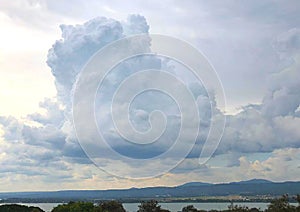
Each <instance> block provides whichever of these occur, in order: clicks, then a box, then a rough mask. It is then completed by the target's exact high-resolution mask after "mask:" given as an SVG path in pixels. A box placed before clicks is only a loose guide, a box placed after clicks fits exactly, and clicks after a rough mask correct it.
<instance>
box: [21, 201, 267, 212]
mask: <svg viewBox="0 0 300 212" xmlns="http://www.w3.org/2000/svg"><path fill="white" fill-rule="evenodd" d="M18 204H20V205H28V206H36V207H39V208H41V209H43V210H44V211H47V212H48V211H51V210H52V209H53V208H54V207H55V206H57V205H58V204H62V203H18ZM235 204H237V205H245V206H248V207H249V208H254V207H256V208H260V209H262V210H264V209H266V208H267V207H268V204H269V203H263V202H247V203H246V202H245V203H235ZM138 205H140V203H123V207H124V208H125V210H126V211H127V212H136V211H137V210H138ZM160 205H161V207H162V208H164V209H168V210H170V211H172V212H177V211H181V209H182V208H183V207H185V206H187V205H194V206H195V207H196V208H198V209H202V210H212V209H215V210H224V209H227V208H228V205H230V203H229V202H216V203H214V202H209V203H203V202H201V203H195V202H191V203H189V202H182V203H181V202H180V203H179V202H178V203H160Z"/></svg>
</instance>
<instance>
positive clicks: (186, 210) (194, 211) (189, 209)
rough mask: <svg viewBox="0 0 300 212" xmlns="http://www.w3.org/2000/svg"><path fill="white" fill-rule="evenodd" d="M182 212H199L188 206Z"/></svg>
mask: <svg viewBox="0 0 300 212" xmlns="http://www.w3.org/2000/svg"><path fill="white" fill-rule="evenodd" d="M182 212H198V210H197V209H196V208H195V207H194V206H193V205H188V206H186V207H184V208H182Z"/></svg>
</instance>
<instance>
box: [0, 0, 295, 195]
mask: <svg viewBox="0 0 300 212" xmlns="http://www.w3.org/2000/svg"><path fill="white" fill-rule="evenodd" d="M299 10H300V3H299V2H298V1H297V0H295V1H293V0H288V1H272V0H266V1H259V0H255V1H239V2H236V1H231V0H226V1H196V0H195V1H193V0H190V1H179V0H178V1H177V0H173V1H171V0H170V1H169V0H167V1H134V0H132V1H127V2H126V3H124V2H120V1H104V0H103V1H98V0H90V1H84V0H75V1H72V3H71V2H70V1H66V0H63V1H50V0H49V1H48V0H16V1H5V0H0V26H1V28H0V34H1V39H0V74H1V77H0V88H1V89H0V101H1V106H0V135H1V138H0V191H25V190H61V189H106V188H128V187H143V186H156V185H168V186H173V185H178V184H181V183H185V182H189V181H203V182H229V181H238V180H247V179H251V178H265V179H269V180H273V181H286V180H295V181H296V180H300V177H299V176H300V167H299V164H300V130H299V126H300V107H299V104H300V26H299V25H300V24H299V23H300V15H299ZM139 33H156V34H163V35H169V36H173V37H176V38H179V39H181V40H184V41H187V42H188V43H190V44H191V45H193V46H194V47H196V48H197V49H198V50H199V51H201V52H202V53H203V54H204V55H205V56H206V58H207V59H208V60H209V61H210V63H211V64H212V65H213V67H214V68H215V70H216V72H217V74H218V76H219V79H220V81H221V83H222V85H223V88H224V92H225V95H226V102H227V103H226V104H227V106H226V108H225V109H224V108H220V105H219V104H218V103H219V102H218V98H216V101H215V100H214V96H213V95H212V96H211V95H209V93H210V92H212V93H214V92H213V91H205V90H204V88H203V87H202V85H200V84H197V83H196V84H193V83H192V81H193V80H191V79H190V78H189V76H186V75H184V74H180V73H179V74H178V73H177V77H179V78H184V79H182V80H183V81H185V82H186V84H187V85H188V87H189V88H190V90H191V93H192V94H193V96H194V98H195V99H196V100H197V107H198V109H199V116H200V119H201V120H202V122H201V124H202V125H201V127H202V128H201V129H202V131H201V132H200V133H199V136H198V137H197V141H196V144H195V146H194V148H193V150H192V151H191V152H190V153H189V154H188V156H187V157H186V159H185V160H184V161H182V162H181V163H180V164H179V165H178V166H177V167H176V168H174V169H172V170H170V171H168V172H166V173H164V174H162V175H159V176H157V177H153V178H152V177H151V178H148V179H128V178H124V177H123V178H122V177H121V176H127V175H128V176H131V177H134V176H135V175H136V176H140V175H141V176H144V175H145V176H148V175H149V173H154V172H156V171H157V170H160V169H165V168H166V167H169V165H170V164H173V163H174V161H177V160H178V155H177V154H174V155H170V157H166V158H164V159H161V160H160V161H159V160H157V161H155V162H153V163H149V164H147V166H143V167H141V164H142V163H139V162H136V161H135V162H134V163H129V164H128V163H126V161H123V160H120V158H114V157H109V155H106V152H107V151H106V149H105V147H101V146H98V147H99V148H100V151H99V152H100V154H101V155H102V157H100V156H99V155H98V157H97V160H98V162H99V164H101V165H100V166H101V167H102V168H103V169H105V170H106V171H110V172H113V173H114V174H116V175H112V174H109V173H107V172H105V171H103V170H101V169H99V168H98V167H97V166H96V165H95V164H94V163H93V162H95V161H93V162H92V161H91V160H90V159H89V158H88V157H87V155H86V153H85V152H84V151H83V150H82V148H81V146H80V145H79V142H78V139H77V137H76V133H75V132H74V126H73V124H72V99H73V91H74V86H75V82H76V80H77V79H78V76H79V73H80V71H81V70H82V68H83V67H84V65H85V64H86V62H87V61H88V60H89V59H90V57H91V56H92V55H93V54H94V53H95V52H96V51H97V50H99V49H101V48H102V47H104V46H105V45H107V44H109V43H111V42H113V41H115V40H117V39H120V38H123V37H126V36H129V35H134V34H139ZM167 63H168V62H167V61H165V60H164V59H162V58H156V57H155V58H153V57H152V58H144V60H143V61H142V62H141V61H139V60H132V61H128V62H127V63H126V64H125V65H124V64H123V66H122V65H121V66H120V67H116V70H115V73H112V74H111V75H108V76H107V79H106V82H104V83H106V84H105V85H106V87H105V86H104V91H102V93H101V92H99V94H97V95H98V99H97V101H96V105H97V107H99V111H98V113H96V116H97V120H99V123H98V126H99V127H100V128H101V130H102V131H103V132H102V133H103V135H104V136H103V137H105V138H106V139H107V140H109V141H111V142H112V144H113V146H114V150H116V151H117V152H119V153H120V154H123V155H126V156H128V157H134V158H135V159H141V158H144V157H145V158H151V157H153V156H157V155H159V154H160V153H161V152H163V151H164V150H166V149H168V148H169V147H170V146H171V145H172V141H173V140H174V138H173V137H174V134H177V133H178V131H179V125H178V107H176V106H174V101H172V99H168V97H166V96H165V95H162V94H157V96H156V97H153V96H154V94H155V92H154V93H153V92H152V93H149V94H145V96H144V97H143V96H141V99H137V101H136V102H135V103H134V104H133V105H132V108H131V109H132V110H131V111H130V115H131V116H132V120H131V121H132V122H133V125H134V126H136V128H137V129H139V128H140V129H141V130H145V129H146V130H147V129H148V128H149V122H148V117H149V114H150V113H151V111H153V110H155V109H158V110H160V111H163V112H164V113H165V114H167V115H166V116H167V121H168V127H167V128H166V133H165V134H163V137H162V138H161V141H158V142H157V143H155V144H153V145H154V146H151V147H149V148H147V147H136V146H135V147H134V146H130V145H131V144H124V143H122V142H123V141H122V140H120V139H118V138H116V132H115V131H112V130H111V127H112V126H113V124H112V121H111V120H110V119H109V118H107V111H109V103H111V101H112V100H111V97H112V93H113V91H115V90H116V88H117V85H116V84H119V83H120V80H121V78H122V77H126V76H128V75H129V74H131V73H132V72H131V71H132V70H133V69H139V68H145V67H146V68H152V69H153V68H165V69H167V70H169V72H170V73H171V72H172V73H175V72H176V70H175V71H174V69H172V67H173V68H174V67H177V69H183V68H180V67H179V66H180V65H178V64H177V65H176V64H175V65H174V64H170V63H168V64H167ZM109 85H111V87H109ZM147 95H148V96H147ZM209 97H212V99H211V98H209ZM147 99H148V100H149V99H151V103H152V104H153V105H152V106H151V105H149V101H146V100H147ZM212 111H216V113H215V114H214V115H208V116H207V114H211V112H212ZM220 117H221V118H224V117H225V118H226V120H227V122H226V127H225V130H224V134H223V137H222V139H221V142H220V145H219V146H218V148H217V150H216V151H215V153H214V155H213V157H212V158H211V159H210V160H209V161H208V162H207V163H205V164H201V165H200V164H199V159H198V157H199V155H200V152H201V148H202V147H203V142H204V140H205V138H206V137H207V133H208V126H209V124H210V123H211V121H210V118H213V119H216V120H220ZM85 123H86V122H85ZM189 129H191V128H190V127H188V128H186V129H184V130H186V132H188V130H189ZM168 133H169V134H168ZM186 134H187V135H186V136H187V137H185V138H186V140H187V141H188V140H189V133H186ZM183 146H184V145H183ZM180 147H181V146H179V148H180ZM99 164H98V165H99ZM142 165H143V164H142ZM137 170H140V172H141V174H136V171H137ZM150 175H151V174H150Z"/></svg>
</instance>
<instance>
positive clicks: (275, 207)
mask: <svg viewBox="0 0 300 212" xmlns="http://www.w3.org/2000/svg"><path fill="white" fill-rule="evenodd" d="M266 211H267V212H293V211H296V207H295V206H292V205H290V203H289V196H288V195H287V194H286V195H283V196H282V197H281V198H278V199H274V200H272V201H271V203H270V205H268V208H267V210H266Z"/></svg>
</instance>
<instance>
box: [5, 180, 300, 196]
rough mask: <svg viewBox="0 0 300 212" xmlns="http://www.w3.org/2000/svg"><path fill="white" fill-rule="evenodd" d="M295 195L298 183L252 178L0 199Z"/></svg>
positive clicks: (69, 191)
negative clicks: (235, 180) (215, 182)
mask: <svg viewBox="0 0 300 212" xmlns="http://www.w3.org/2000/svg"><path fill="white" fill-rule="evenodd" d="M287 193H288V194H291V195H296V194H299V193H300V182H290V181H287V182H272V181H269V180H264V179H252V180H246V181H239V182H230V183H218V184H211V183H203V182H189V183H185V184H182V185H179V186H174V187H167V186H158V187H146V188H128V189H108V190H60V191H41V192H0V199H2V200H5V199H13V198H18V199H44V200H45V199H56V200H66V201H68V200H95V199H98V200H99V199H102V200H106V199H132V198H137V199H142V198H177V197H199V196H228V195H242V196H255V195H271V196H276V195H282V194H287Z"/></svg>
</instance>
